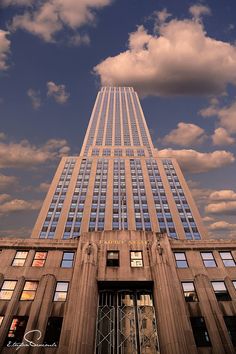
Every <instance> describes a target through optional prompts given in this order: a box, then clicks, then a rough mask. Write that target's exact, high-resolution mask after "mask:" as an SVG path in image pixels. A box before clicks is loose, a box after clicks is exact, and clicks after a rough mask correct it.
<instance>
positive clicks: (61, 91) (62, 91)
mask: <svg viewBox="0 0 236 354" xmlns="http://www.w3.org/2000/svg"><path fill="white" fill-rule="evenodd" d="M47 89H48V92H47V95H48V96H49V97H53V98H54V100H55V101H56V102H57V103H60V104H64V103H66V102H67V101H68V99H69V96H70V94H69V93H68V92H66V87H65V85H57V84H55V82H53V81H48V82H47Z"/></svg>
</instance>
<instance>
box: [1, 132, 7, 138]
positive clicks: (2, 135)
mask: <svg viewBox="0 0 236 354" xmlns="http://www.w3.org/2000/svg"><path fill="white" fill-rule="evenodd" d="M5 139H6V134H5V133H2V132H0V140H5Z"/></svg>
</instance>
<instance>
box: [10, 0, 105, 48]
mask: <svg viewBox="0 0 236 354" xmlns="http://www.w3.org/2000/svg"><path fill="white" fill-rule="evenodd" d="M110 2H111V0H83V1H78V0H66V1H65V0H46V1H43V2H42V1H38V2H36V3H35V2H34V6H32V7H31V8H27V9H26V11H25V12H24V13H23V14H21V15H16V16H15V17H14V18H13V21H12V25H11V27H12V28H13V29H15V30H16V29H18V28H21V29H23V30H26V31H28V32H30V33H32V34H34V35H37V36H39V37H41V38H42V39H43V40H45V41H46V42H53V41H54V40H55V34H56V33H57V32H59V31H60V30H62V29H63V27H65V26H66V27H69V28H71V29H73V30H75V29H77V28H79V27H81V26H83V25H85V24H93V23H94V22H95V13H94V10H95V9H99V8H102V7H104V6H106V5H109V4H110Z"/></svg>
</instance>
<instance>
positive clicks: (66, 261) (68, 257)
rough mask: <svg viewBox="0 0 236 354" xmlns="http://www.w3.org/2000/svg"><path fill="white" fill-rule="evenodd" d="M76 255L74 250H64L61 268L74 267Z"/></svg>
mask: <svg viewBox="0 0 236 354" xmlns="http://www.w3.org/2000/svg"><path fill="white" fill-rule="evenodd" d="M74 255H75V253H74V252H63V257H62V261H61V268H71V267H73V261H74Z"/></svg>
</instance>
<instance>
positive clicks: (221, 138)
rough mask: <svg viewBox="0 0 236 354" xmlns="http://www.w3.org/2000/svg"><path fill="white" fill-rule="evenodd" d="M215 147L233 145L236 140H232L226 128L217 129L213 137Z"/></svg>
mask: <svg viewBox="0 0 236 354" xmlns="http://www.w3.org/2000/svg"><path fill="white" fill-rule="evenodd" d="M212 142H213V145H232V144H234V142H235V139H234V138H232V137H231V136H230V135H229V133H228V132H227V131H226V130H225V129H224V128H221V127H220V128H217V129H215V131H214V134H213V135H212Z"/></svg>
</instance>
